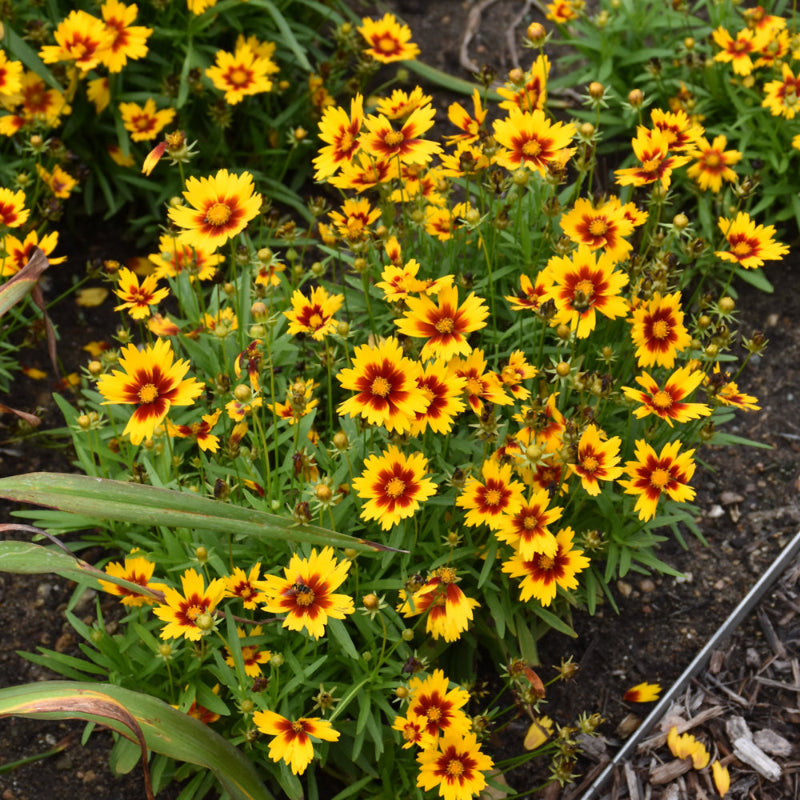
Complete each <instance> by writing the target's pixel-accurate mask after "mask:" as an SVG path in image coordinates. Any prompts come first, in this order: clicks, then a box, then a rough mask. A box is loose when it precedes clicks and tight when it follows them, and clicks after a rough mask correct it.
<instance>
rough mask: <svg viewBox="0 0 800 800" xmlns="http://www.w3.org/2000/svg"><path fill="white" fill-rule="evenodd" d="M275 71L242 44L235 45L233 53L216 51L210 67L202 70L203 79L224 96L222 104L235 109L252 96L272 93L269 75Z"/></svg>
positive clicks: (273, 67) (269, 64) (269, 62)
mask: <svg viewBox="0 0 800 800" xmlns="http://www.w3.org/2000/svg"><path fill="white" fill-rule="evenodd" d="M276 71H277V67H276V66H275V64H274V63H273V62H272V61H271V60H270V59H268V58H261V57H259V56H258V55H257V54H256V53H255V52H254V51H253V50H252V49H251V47H250V46H249V45H248V44H246V43H241V44H239V45H237V47H236V50H235V52H233V53H229V52H227V51H225V50H217V54H216V57H215V61H214V64H213V66H210V67H208V69H206V73H205V74H206V77H207V78H208V79H209V80H210V81H211V83H212V84H213V85H214V88H215V89H219V90H220V91H221V92H224V93H225V102H226V103H227V104H228V105H230V106H233V105H236V104H237V103H240V102H241V101H242V100H244V98H245V97H249V96H252V95H256V94H263V93H265V92H269V91H271V90H272V81H271V80H270V78H269V75H271V74H273V73H274V72H276Z"/></svg>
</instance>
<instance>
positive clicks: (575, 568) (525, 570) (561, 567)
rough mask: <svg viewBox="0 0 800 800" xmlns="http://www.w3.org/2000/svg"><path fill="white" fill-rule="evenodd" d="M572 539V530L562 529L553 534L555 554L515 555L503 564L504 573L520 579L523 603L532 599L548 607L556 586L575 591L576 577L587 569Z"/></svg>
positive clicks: (586, 562) (585, 561) (556, 589)
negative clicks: (528, 556)
mask: <svg viewBox="0 0 800 800" xmlns="http://www.w3.org/2000/svg"><path fill="white" fill-rule="evenodd" d="M574 537H575V532H574V531H573V530H572V528H563V529H562V530H560V531H559V532H558V534H557V535H556V545H557V550H556V553H555V555H553V556H547V555H544V554H543V553H535V554H534V555H533V557H532V558H530V559H526V558H525V557H524V556H523V555H522V554H521V553H515V554H514V555H513V556H511V558H510V559H509V560H508V561H506V562H504V563H503V572H506V573H508V574H509V575H510V576H511V577H512V578H522V581H520V587H519V588H520V599H521V600H522V601H523V602H527V601H528V600H530V599H531V598H532V597H533V598H534V599H535V600H538V601H539V602H540V603H541V604H542V605H543V606H549V605H550V603H552V602H553V600H554V599H555V596H556V594H557V592H558V587H559V586H560V587H561V588H562V589H565V590H571V589H577V588H578V580H577V578H576V577H575V576H576V575H577V574H578V573H579V572H583V570H585V569H586V568H587V567H588V566H589V559H588V558H586V556H584V555H583V550H576V549H574V548H573V546H572V540H573V538H574Z"/></svg>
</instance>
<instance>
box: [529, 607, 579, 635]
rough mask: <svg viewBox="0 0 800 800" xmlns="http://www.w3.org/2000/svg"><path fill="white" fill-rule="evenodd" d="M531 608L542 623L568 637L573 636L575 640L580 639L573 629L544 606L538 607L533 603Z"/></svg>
mask: <svg viewBox="0 0 800 800" xmlns="http://www.w3.org/2000/svg"><path fill="white" fill-rule="evenodd" d="M530 608H531V609H532V610H533V613H534V614H536V616H537V617H539V619H540V620H542V622H546V623H547V624H548V625H549V626H550V627H551V628H552V629H553V630H556V631H558V632H559V633H563V634H565V635H566V636H571V637H572V638H573V639H576V638H577V637H578V634H577V633H575V631H574V630H572V628H571V627H570V626H569V625H567V623H566V622H564V620H563V619H561V618H559V617H557V616H556V615H555V614H554V613H553V612H552V611H548V610H547V609H546V608H543V607H542V606H537V605H536V604H535V603H532V604H531V605H530Z"/></svg>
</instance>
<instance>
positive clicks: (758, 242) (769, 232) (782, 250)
mask: <svg viewBox="0 0 800 800" xmlns="http://www.w3.org/2000/svg"><path fill="white" fill-rule="evenodd" d="M718 224H719V229H720V230H721V231H722V235H723V236H724V237H725V239H726V241H727V243H728V247H730V250H716V251H715V252H714V255H715V256H717V257H718V258H721V259H723V260H724V261H733V262H735V263H737V264H739V266H740V267H742V268H743V269H754V268H756V267H760V266H761V265H762V264H763V263H764V262H765V261H780V260H781V259H782V258H783V257H784V256H785V255H786V254H787V253H788V252H789V248H788V247H787V246H786V245H784V244H781V243H780V242H776V241H775V239H774V236H775V226H774V225H756V223H755V220H753V219H750V215H749V214H747V213H746V212H745V211H740V212H739V213H738V214H737V215H736V217H735V218H734V219H727V218H726V217H720V218H719V223H718Z"/></svg>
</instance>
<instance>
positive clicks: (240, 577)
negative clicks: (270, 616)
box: [222, 561, 266, 611]
mask: <svg viewBox="0 0 800 800" xmlns="http://www.w3.org/2000/svg"><path fill="white" fill-rule="evenodd" d="M260 574H261V562H260V561H258V562H256V563H255V564H254V565H253V566H252V567H250V571H249V572H245V571H244V570H243V569H242V568H241V567H234V568H233V572H232V573H231V574H230V575H226V576H225V577H224V578H223V579H222V580H223V581H224V582H225V597H238V598H239V600H241V601H242V605H243V606H244V607H245V608H246V609H248V610H250V611H252V610H253V609H255V608H256V606H258V605H259V604H260V603H263V602H265V600H266V598H265V596H264V593H263V592H262V591H261V590H260V589H259V588H258V587H257V586H256V584H257V583H258V580H259V576H260Z"/></svg>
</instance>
